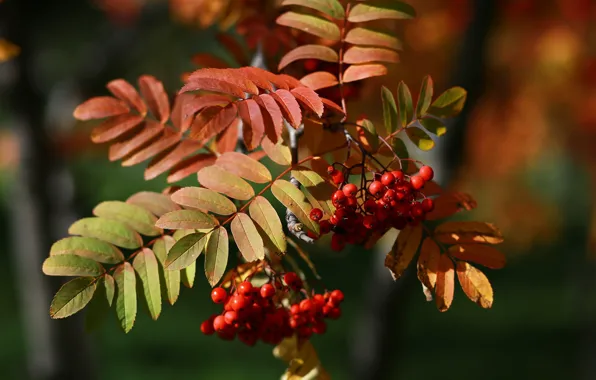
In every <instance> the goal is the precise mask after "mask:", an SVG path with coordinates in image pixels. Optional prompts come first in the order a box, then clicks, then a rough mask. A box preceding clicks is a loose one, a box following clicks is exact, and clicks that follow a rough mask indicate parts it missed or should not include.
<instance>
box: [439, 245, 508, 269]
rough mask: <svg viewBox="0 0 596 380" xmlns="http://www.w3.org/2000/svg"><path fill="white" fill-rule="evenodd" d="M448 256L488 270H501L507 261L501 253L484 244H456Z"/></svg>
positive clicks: (450, 249)
mask: <svg viewBox="0 0 596 380" xmlns="http://www.w3.org/2000/svg"><path fill="white" fill-rule="evenodd" d="M449 254H450V255H451V256H453V257H455V258H456V259H459V260H464V261H471V262H473V263H476V264H480V265H482V266H485V267H487V268H490V269H501V268H503V267H504V266H505V264H506V261H507V260H506V258H505V255H503V253H501V252H500V251H498V250H497V249H496V248H494V247H491V246H488V245H484V244H457V245H454V246H452V247H450V248H449Z"/></svg>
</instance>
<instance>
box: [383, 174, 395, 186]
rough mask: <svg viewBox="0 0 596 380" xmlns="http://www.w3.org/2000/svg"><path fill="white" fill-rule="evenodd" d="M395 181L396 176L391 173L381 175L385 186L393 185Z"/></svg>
mask: <svg viewBox="0 0 596 380" xmlns="http://www.w3.org/2000/svg"><path fill="white" fill-rule="evenodd" d="M394 182H395V177H394V176H393V174H391V173H385V174H383V176H382V177H381V183H382V184H383V185H385V186H390V185H393V183H394Z"/></svg>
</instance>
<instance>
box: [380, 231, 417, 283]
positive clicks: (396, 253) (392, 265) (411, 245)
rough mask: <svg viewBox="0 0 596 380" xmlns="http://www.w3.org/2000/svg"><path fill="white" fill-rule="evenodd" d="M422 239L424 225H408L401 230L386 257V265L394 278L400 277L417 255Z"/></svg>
mask: <svg viewBox="0 0 596 380" xmlns="http://www.w3.org/2000/svg"><path fill="white" fill-rule="evenodd" d="M421 239H422V225H421V224H418V225H416V226H412V225H408V226H407V227H406V228H404V229H403V230H401V232H400V233H399V235H398V236H397V239H396V240H395V243H394V244H393V248H392V249H391V252H389V253H388V254H387V256H386V257H385V266H386V267H387V268H388V269H389V270H390V271H391V275H392V276H393V279H394V280H397V279H399V278H400V277H401V276H402V274H403V273H404V271H405V270H406V268H407V267H408V265H410V262H411V261H412V259H413V258H414V255H416V251H418V247H419V246H420V241H421Z"/></svg>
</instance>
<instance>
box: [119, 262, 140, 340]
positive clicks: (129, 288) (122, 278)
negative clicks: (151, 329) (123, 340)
mask: <svg viewBox="0 0 596 380" xmlns="http://www.w3.org/2000/svg"><path fill="white" fill-rule="evenodd" d="M114 280H115V281H116V288H117V291H116V315H117V317H118V321H119V322H120V326H121V327H122V330H124V332H125V333H128V332H129V331H130V330H131V329H132V326H133V325H134V323H135V319H136V317H137V288H136V278H135V271H134V269H133V267H132V265H131V264H130V263H129V262H124V263H123V264H121V265H119V266H118V267H117V268H116V270H115V271H114Z"/></svg>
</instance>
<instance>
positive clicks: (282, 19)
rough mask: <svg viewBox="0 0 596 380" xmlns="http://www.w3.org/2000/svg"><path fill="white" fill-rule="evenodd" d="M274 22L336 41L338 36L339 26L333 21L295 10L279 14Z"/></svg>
mask: <svg viewBox="0 0 596 380" xmlns="http://www.w3.org/2000/svg"><path fill="white" fill-rule="evenodd" d="M276 22H277V24H279V25H283V26H288V27H290V28H295V29H298V30H301V31H303V32H306V33H310V34H313V35H315V36H317V37H321V38H325V39H327V40H331V41H338V40H339V38H340V30H339V27H338V26H337V25H336V24H335V23H333V22H331V21H328V20H325V19H323V18H320V17H316V16H312V15H308V14H303V13H297V12H286V13H284V14H282V15H281V16H279V17H278V18H277V20H276Z"/></svg>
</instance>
